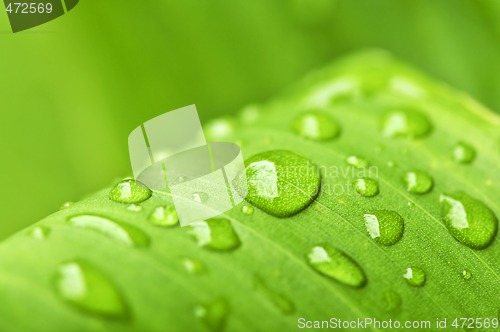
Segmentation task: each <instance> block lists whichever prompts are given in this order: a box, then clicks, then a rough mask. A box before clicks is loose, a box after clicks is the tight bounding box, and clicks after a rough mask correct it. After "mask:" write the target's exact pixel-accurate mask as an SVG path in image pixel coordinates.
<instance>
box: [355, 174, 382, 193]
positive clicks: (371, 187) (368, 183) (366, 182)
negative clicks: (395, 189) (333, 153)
mask: <svg viewBox="0 0 500 332" xmlns="http://www.w3.org/2000/svg"><path fill="white" fill-rule="evenodd" d="M354 189H355V190H356V192H357V193H358V194H360V195H361V196H364V197H373V196H375V195H377V194H378V192H379V191H378V182H377V180H374V179H370V178H360V179H357V180H356V181H354Z"/></svg>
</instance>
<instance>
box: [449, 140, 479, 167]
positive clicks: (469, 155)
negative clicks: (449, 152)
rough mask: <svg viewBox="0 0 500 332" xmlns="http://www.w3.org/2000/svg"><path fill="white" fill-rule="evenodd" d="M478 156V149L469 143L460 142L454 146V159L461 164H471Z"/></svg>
mask: <svg viewBox="0 0 500 332" xmlns="http://www.w3.org/2000/svg"><path fill="white" fill-rule="evenodd" d="M475 157H476V150H475V149H474V148H473V147H472V146H471V145H469V144H467V143H464V142H458V143H457V144H455V146H454V147H453V159H454V160H455V161H456V162H457V163H460V164H470V163H471V162H472V161H473V160H474V158H475Z"/></svg>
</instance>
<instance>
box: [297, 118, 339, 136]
mask: <svg viewBox="0 0 500 332" xmlns="http://www.w3.org/2000/svg"><path fill="white" fill-rule="evenodd" d="M292 129H293V130H294V131H295V133H297V134H298V135H300V136H302V137H304V138H308V139H312V140H328V139H332V138H334V137H336V136H338V134H339V133H340V126H339V124H338V123H337V121H335V119H333V118H332V117H331V116H330V115H329V114H328V113H326V112H321V111H310V112H304V113H300V114H299V115H298V116H297V117H296V118H295V120H293V122H292Z"/></svg>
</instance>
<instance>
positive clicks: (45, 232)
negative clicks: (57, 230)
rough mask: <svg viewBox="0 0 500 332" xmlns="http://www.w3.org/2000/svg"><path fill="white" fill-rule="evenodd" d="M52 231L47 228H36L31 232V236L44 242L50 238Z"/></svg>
mask: <svg viewBox="0 0 500 332" xmlns="http://www.w3.org/2000/svg"><path fill="white" fill-rule="evenodd" d="M49 233H50V229H49V228H48V227H47V226H35V227H33V228H32V229H30V230H29V233H28V234H29V235H30V236H31V237H32V238H34V239H37V240H44V239H46V238H47V237H48V236H49Z"/></svg>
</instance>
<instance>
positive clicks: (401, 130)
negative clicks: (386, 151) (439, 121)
mask: <svg viewBox="0 0 500 332" xmlns="http://www.w3.org/2000/svg"><path fill="white" fill-rule="evenodd" d="M431 130H432V125H431V122H430V121H429V119H428V117H427V116H426V115H424V114H423V113H421V112H419V111H415V110H411V109H399V110H393V111H391V112H388V113H386V114H385V115H384V117H383V119H382V133H383V135H384V136H387V137H410V138H417V137H423V136H426V135H427V134H429V133H430V132H431Z"/></svg>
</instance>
